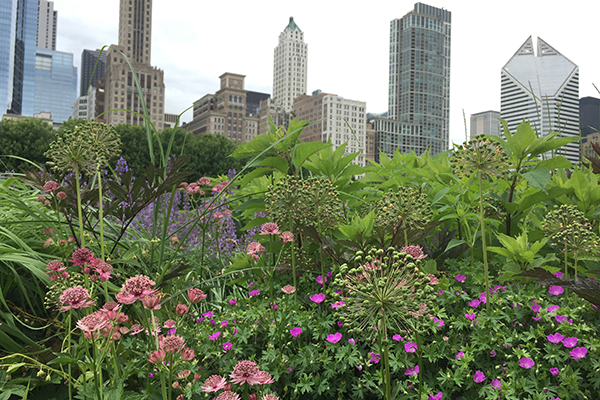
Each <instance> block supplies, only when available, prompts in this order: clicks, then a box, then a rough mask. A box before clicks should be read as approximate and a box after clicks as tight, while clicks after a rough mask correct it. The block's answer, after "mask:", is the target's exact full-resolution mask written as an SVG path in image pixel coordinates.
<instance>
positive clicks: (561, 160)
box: [536, 156, 573, 170]
mask: <svg viewBox="0 0 600 400" xmlns="http://www.w3.org/2000/svg"><path fill="white" fill-rule="evenodd" d="M540 167H541V168H547V169H550V170H552V169H559V168H573V164H571V161H569V160H567V158H566V157H565V156H554V157H552V158H550V159H548V160H544V161H540V162H539V163H538V164H537V166H536V168H540Z"/></svg>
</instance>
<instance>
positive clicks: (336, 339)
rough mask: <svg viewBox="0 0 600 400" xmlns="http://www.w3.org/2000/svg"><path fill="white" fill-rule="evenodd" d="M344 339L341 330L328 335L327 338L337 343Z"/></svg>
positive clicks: (330, 341)
mask: <svg viewBox="0 0 600 400" xmlns="http://www.w3.org/2000/svg"><path fill="white" fill-rule="evenodd" d="M341 339H342V334H341V333H339V332H336V333H334V334H329V335H327V339H325V340H327V341H328V342H329V343H337V342H339V341H340V340H341Z"/></svg>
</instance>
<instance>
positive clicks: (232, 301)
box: [229, 299, 237, 306]
mask: <svg viewBox="0 0 600 400" xmlns="http://www.w3.org/2000/svg"><path fill="white" fill-rule="evenodd" d="M235 303H237V300H236V299H229V304H231V305H232V306H235Z"/></svg>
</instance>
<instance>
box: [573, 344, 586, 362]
mask: <svg viewBox="0 0 600 400" xmlns="http://www.w3.org/2000/svg"><path fill="white" fill-rule="evenodd" d="M587 351H588V349H587V348H585V347H575V348H574V349H573V350H571V351H570V352H569V354H570V355H571V356H572V357H573V359H574V360H576V359H578V358H583V357H585V355H586V354H587Z"/></svg>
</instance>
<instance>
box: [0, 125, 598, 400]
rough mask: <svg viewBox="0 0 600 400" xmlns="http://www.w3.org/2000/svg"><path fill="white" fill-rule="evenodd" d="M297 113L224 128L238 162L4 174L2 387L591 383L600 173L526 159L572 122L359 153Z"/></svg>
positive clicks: (367, 393)
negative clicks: (373, 159)
mask: <svg viewBox="0 0 600 400" xmlns="http://www.w3.org/2000/svg"><path fill="white" fill-rule="evenodd" d="M304 125H305V123H297V122H296V121H293V122H292V123H291V124H290V128H289V129H288V131H287V132H285V131H283V130H280V129H277V128H276V127H271V130H270V133H269V134H268V135H263V136H261V137H258V138H256V139H254V140H253V141H252V142H250V143H247V144H245V145H242V146H240V147H239V148H238V149H237V150H236V151H235V153H234V156H238V157H244V158H247V157H250V158H252V161H251V162H250V163H249V164H248V167H249V168H254V169H252V170H250V169H247V170H244V171H242V173H240V174H239V175H237V176H234V175H233V173H232V174H230V176H228V177H225V176H223V177H221V178H220V179H208V178H201V179H199V180H197V181H196V179H193V181H195V182H192V181H190V182H188V183H183V184H181V183H182V182H183V180H184V179H185V178H186V174H185V173H183V172H181V170H182V168H183V166H184V161H185V160H184V159H183V158H179V159H176V160H170V161H168V160H167V159H165V158H164V157H161V156H160V154H159V155H157V157H156V158H155V160H156V161H155V162H156V163H157V166H156V168H150V169H147V171H146V172H147V175H146V176H145V177H141V176H137V177H135V178H134V177H133V174H132V173H131V171H129V172H128V171H127V168H125V166H124V165H121V164H120V166H119V167H118V168H116V171H115V174H112V173H110V174H102V173H101V172H100V171H99V170H94V169H92V170H88V169H80V168H78V171H80V172H81V176H80V175H77V176H73V174H68V175H66V176H58V175H57V176H56V177H54V176H51V175H50V174H49V173H48V172H43V173H42V174H37V173H32V174H28V175H27V179H25V180H21V179H20V178H8V179H5V180H3V181H2V185H1V186H0V190H1V192H0V202H2V203H1V204H0V205H1V206H2V207H0V217H1V220H0V232H1V233H2V235H3V237H4V238H6V240H4V241H0V249H1V250H2V252H0V263H1V264H2V271H5V272H4V273H3V274H2V276H1V279H2V280H1V282H0V284H1V288H2V303H1V304H2V309H1V312H2V318H3V321H2V325H0V346H1V347H2V351H3V356H2V370H1V371H0V380H1V384H2V389H3V393H7V395H6V396H10V395H11V394H14V395H25V394H27V395H28V398H37V397H39V396H45V397H46V398H49V397H48V393H55V394H54V395H53V396H54V397H55V398H67V397H75V396H78V398H124V399H142V398H163V399H167V398H168V399H171V398H178V399H184V398H185V399H188V398H213V397H214V396H218V397H217V399H219V400H221V399H229V398H238V397H236V396H241V397H243V398H244V399H246V398H261V399H266V400H271V399H274V398H276V397H275V396H277V397H279V398H282V399H283V398H285V399H298V398H310V399H346V398H357V399H381V398H403V399H404V398H406V399H410V398H413V399H419V400H423V399H432V400H439V399H442V398H444V399H455V398H457V397H460V398H462V399H497V398H505V399H535V400H538V399H539V400H542V399H543V400H548V399H556V398H560V399H562V400H565V399H594V398H597V397H598V394H599V393H600V374H599V372H600V362H599V361H598V351H599V348H600V339H598V326H599V323H600V318H599V316H600V314H599V311H598V309H597V307H596V306H597V305H598V302H597V300H596V299H597V298H598V293H599V288H598V285H597V283H596V281H595V280H592V278H594V277H595V276H596V275H595V274H596V273H597V270H598V268H597V260H598V248H597V245H596V244H597V240H598V238H597V235H598V232H599V224H598V218H599V217H600V213H598V212H597V204H598V201H599V200H600V196H599V195H598V194H599V193H600V189H599V187H600V186H599V185H598V176H597V175H595V174H593V171H591V170H589V169H587V168H585V167H575V168H574V169H573V170H572V171H569V173H568V174H567V172H566V171H565V170H564V168H568V167H571V166H570V163H569V162H568V161H567V160H566V159H565V158H564V157H554V158H548V159H542V156H543V155H544V154H546V153H547V152H549V151H552V150H554V149H556V148H558V147H559V146H561V145H564V144H565V143H566V141H568V140H569V139H565V138H558V137H556V135H554V134H548V135H547V136H545V137H543V138H538V137H536V135H535V133H534V132H533V130H531V128H530V127H529V126H528V125H527V124H522V125H521V126H519V128H518V130H517V132H515V133H514V134H511V133H510V132H505V137H506V140H504V139H499V138H487V139H486V140H485V141H483V140H481V139H476V141H475V142H471V143H470V144H466V145H465V146H464V147H462V150H460V151H457V152H456V153H455V154H454V155H453V157H452V158H451V159H448V157H447V154H441V155H437V156H435V157H430V156H429V155H428V154H424V155H422V156H416V155H414V154H404V155H402V154H396V155H395V156H394V157H393V158H389V157H387V156H385V155H382V157H381V163H379V164H377V163H371V165H370V166H368V167H365V168H362V167H358V166H356V165H353V164H351V162H352V160H353V159H354V158H355V157H356V154H354V155H353V154H350V155H345V154H344V151H345V146H341V147H339V148H338V149H336V150H333V149H332V146H331V144H323V143H320V142H318V143H301V142H300V141H299V134H300V131H301V129H302V127H303V126H304ZM83 129H84V133H85V132H88V133H89V134H90V135H92V136H91V137H90V138H91V139H94V138H95V136H93V135H94V133H93V132H95V130H94V129H95V128H94V127H93V126H90V129H89V131H85V129H88V128H87V125H84V126H83ZM171 133H173V134H174V135H175V136H174V137H173V143H175V144H176V145H177V143H179V142H178V141H179V139H180V138H179V137H178V136H177V133H176V132H171ZM61 134H62V133H59V135H61ZM167 139H169V140H167V141H166V142H165V143H169V141H170V138H168V137H167ZM121 140H122V141H123V142H124V143H125V142H126V140H127V139H124V138H123V137H121ZM87 151H88V153H86V155H84V156H82V155H81V154H79V155H77V157H84V159H85V160H87V161H85V162H90V159H89V157H91V158H93V159H94V160H96V161H98V158H97V157H96V156H95V154H96V153H95V150H94V149H93V148H89V149H88V150H87ZM63 153H64V152H63ZM66 153H68V152H66ZM61 154H62V153H61ZM75 155H76V154H71V153H68V154H62V155H61V157H62V161H63V162H64V163H66V164H65V165H68V164H69V163H72V164H73V165H75V163H76V162H79V161H77V160H80V159H79V158H76V157H75ZM69 157H73V158H72V159H70V158H69ZM86 157H88V158H86ZM94 157H95V158H94ZM69 160H70V161H69ZM498 163H500V164H502V165H501V166H502V167H503V168H504V172H503V174H493V173H490V171H491V170H490V169H489V168H488V166H490V167H491V168H493V170H494V171H498V170H497V168H498V166H499V164H498ZM255 167H257V168H255ZM455 169H456V170H459V169H460V171H461V173H460V174H456V173H455ZM551 171H553V172H551ZM484 172H485V173H484ZM471 176H474V177H476V179H471ZM77 181H78V182H79V184H77V183H76V182H77ZM99 182H102V185H100V186H99V185H98V183H99ZM100 193H102V197H101V198H102V202H101V203H100V202H99V199H100V197H99V195H100ZM36 199H37V201H35V200H36ZM76 199H79V201H76ZM555 207H562V208H556V211H553V210H555ZM80 211H81V213H79V212H80ZM101 211H102V212H101ZM100 221H103V224H100ZM80 226H81V227H82V230H80V228H79V227H80ZM101 233H102V234H101ZM82 244H84V245H85V248H86V250H84V249H82V248H81V247H82ZM486 244H487V246H486ZM488 251H489V254H488ZM486 261H487V262H486ZM488 264H489V265H488ZM488 288H489V289H488ZM564 288H566V290H565V289H564ZM205 296H206V297H205ZM592 303H594V304H595V305H594V304H592ZM259 370H260V371H262V372H258V371H259ZM63 383H66V384H67V385H66V386H65V385H63ZM227 385H230V386H227ZM213 389H214V391H213ZM36 396H37V397H36Z"/></svg>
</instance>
